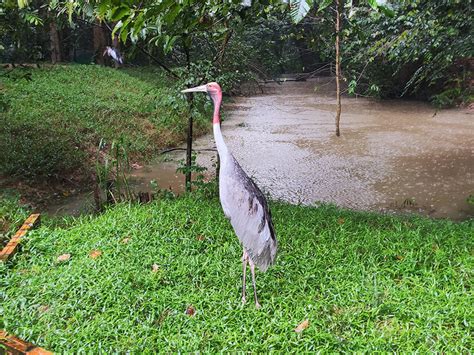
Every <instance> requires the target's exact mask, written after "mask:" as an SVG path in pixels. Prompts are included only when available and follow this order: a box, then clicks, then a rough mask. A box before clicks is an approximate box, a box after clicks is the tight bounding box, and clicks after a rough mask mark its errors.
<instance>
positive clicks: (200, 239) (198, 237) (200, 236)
mask: <svg viewBox="0 0 474 355" xmlns="http://www.w3.org/2000/svg"><path fill="white" fill-rule="evenodd" d="M196 239H197V240H199V241H201V242H202V241H203V240H204V239H206V238H204V236H203V235H198V236H197V237H196Z"/></svg>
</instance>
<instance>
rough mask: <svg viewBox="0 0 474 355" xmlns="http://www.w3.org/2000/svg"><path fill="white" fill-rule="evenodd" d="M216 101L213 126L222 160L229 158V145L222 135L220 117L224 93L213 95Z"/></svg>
mask: <svg viewBox="0 0 474 355" xmlns="http://www.w3.org/2000/svg"><path fill="white" fill-rule="evenodd" d="M213 101H214V115H213V117H212V128H213V131H214V140H215V141H216V146H217V151H218V153H219V157H220V158H221V160H224V159H226V158H227V154H228V153H229V151H228V149H227V146H226V145H225V142H224V138H223V137H222V132H221V118H220V108H221V101H222V94H221V93H218V94H216V96H215V97H213Z"/></svg>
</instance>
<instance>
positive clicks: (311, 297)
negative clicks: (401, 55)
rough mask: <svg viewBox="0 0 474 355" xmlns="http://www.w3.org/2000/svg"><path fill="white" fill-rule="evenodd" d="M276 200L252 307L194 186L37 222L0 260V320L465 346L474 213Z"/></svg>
mask: <svg viewBox="0 0 474 355" xmlns="http://www.w3.org/2000/svg"><path fill="white" fill-rule="evenodd" d="M271 208H272V213H273V217H274V218H273V219H274V222H275V227H276V231H277V237H278V240H279V253H278V256H277V261H276V265H275V266H274V267H272V268H271V269H270V270H269V271H268V272H267V273H264V274H263V273H260V272H258V273H257V284H258V289H259V296H260V301H261V304H262V306H263V307H262V309H260V310H256V309H255V307H254V305H253V303H252V297H251V289H249V290H248V300H249V301H248V304H247V305H245V306H242V305H241V303H240V291H241V289H240V287H241V262H240V256H241V249H240V246H239V243H238V240H237V238H236V237H235V235H234V233H233V231H232V228H231V226H230V224H229V223H228V221H227V220H226V219H225V218H224V216H223V214H222V211H221V209H220V206H219V203H218V201H217V199H208V198H206V197H204V196H202V195H199V194H197V195H191V196H184V197H181V198H178V199H171V200H169V199H164V200H161V201H157V202H155V203H152V204H148V205H127V204H125V205H118V206H115V207H112V208H110V209H108V210H107V211H106V212H105V213H103V214H101V215H98V216H95V217H92V216H83V217H80V218H77V219H71V220H69V222H68V223H67V225H66V226H65V227H52V226H47V225H43V226H42V227H40V228H39V229H38V230H35V231H33V232H32V233H31V234H29V235H28V237H27V239H26V240H25V242H24V243H23V249H22V252H21V253H20V254H17V255H16V256H15V257H14V259H13V260H12V262H11V263H9V264H7V265H4V264H1V265H0V267H1V275H2V276H1V280H2V285H1V288H2V293H1V304H2V319H3V327H4V328H5V329H6V330H7V331H9V332H12V333H13V334H15V335H17V336H19V337H21V338H24V339H26V340H29V341H32V342H34V343H36V344H37V345H40V346H42V347H45V348H46V349H48V350H52V351H55V352H61V351H74V352H76V351H92V352H98V351H106V352H113V351H120V352H123V351H132V352H143V351H157V350H158V351H164V352H176V351H206V352H207V351H210V352H214V351H222V350H228V351H251V352H267V351H269V350H278V351H295V350H300V351H316V350H321V351H325V352H327V351H336V352H337V351H347V352H353V351H389V352H393V351H398V352H414V351H421V352H469V350H470V349H471V348H472V339H471V333H472V324H470V322H471V319H472V318H473V316H474V314H473V313H472V306H471V299H472V290H471V285H470V283H471V280H472V276H473V275H472V269H473V265H474V259H473V256H472V255H471V253H470V251H471V250H472V249H473V247H474V245H473V239H472V230H473V228H474V225H473V222H472V221H466V222H462V223H452V222H450V221H438V220H431V219H427V218H421V217H391V216H382V215H378V214H373V213H364V212H354V211H349V210H343V209H339V208H336V207H333V206H327V205H323V206H320V207H318V208H314V207H304V206H294V205H288V204H282V203H271ZM66 254H68V255H69V256H65V255H66ZM60 256H62V258H60ZM61 260H62V261H61ZM249 285H250V284H249ZM190 308H192V309H194V311H192V312H191V311H188V312H186V310H187V309H190ZM304 320H308V321H309V326H308V327H307V328H306V329H305V330H303V331H302V333H300V334H298V333H296V332H295V331H294V329H295V328H296V327H297V326H298V324H300V323H301V322H303V321H304Z"/></svg>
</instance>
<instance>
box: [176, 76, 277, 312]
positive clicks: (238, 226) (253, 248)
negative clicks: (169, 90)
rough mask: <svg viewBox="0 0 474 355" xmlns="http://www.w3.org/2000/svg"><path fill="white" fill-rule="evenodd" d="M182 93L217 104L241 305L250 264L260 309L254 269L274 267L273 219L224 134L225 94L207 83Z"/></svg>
mask: <svg viewBox="0 0 474 355" xmlns="http://www.w3.org/2000/svg"><path fill="white" fill-rule="evenodd" d="M182 92H207V93H208V94H209V96H210V97H211V99H212V101H213V102H214V116H213V119H212V123H213V131H214V139H215V141H216V146H217V151H218V153H219V158H220V164H221V166H220V173H219V197H220V201H221V205H222V209H223V210H224V214H225V216H226V217H227V218H228V219H229V220H230V223H231V225H232V227H233V228H234V231H235V234H237V237H238V238H239V240H240V243H241V244H242V247H243V255H242V267H243V270H242V271H243V278H242V302H243V303H245V301H246V295H245V282H246V271H247V264H249V266H250V271H251V272H252V284H253V291H254V297H255V306H256V307H257V308H259V307H260V304H259V303H258V298H257V286H256V283H255V265H257V266H258V268H259V269H260V270H262V271H266V270H267V269H268V267H269V266H270V265H271V264H273V262H274V261H275V257H276V252H277V240H276V236H275V230H274V228H273V224H272V216H271V214H270V209H269V208H268V205H267V201H266V199H265V196H264V195H263V193H262V191H260V189H259V188H258V187H257V185H256V184H255V183H254V182H253V181H252V179H251V178H250V177H249V176H248V175H247V174H246V173H245V171H244V170H243V169H242V167H241V166H240V165H239V163H238V162H237V160H235V158H234V156H233V155H232V154H231V153H230V152H229V150H228V149H227V146H226V144H225V142H224V138H223V137H222V133H221V125H220V114H219V110H220V105H221V101H222V90H221V88H220V86H219V84H217V83H208V84H205V85H201V86H197V87H194V88H189V89H186V90H182Z"/></svg>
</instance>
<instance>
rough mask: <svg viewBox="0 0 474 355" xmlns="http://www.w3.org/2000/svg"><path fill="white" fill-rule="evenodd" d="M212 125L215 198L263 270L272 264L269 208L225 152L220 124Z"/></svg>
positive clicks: (273, 249)
mask: <svg viewBox="0 0 474 355" xmlns="http://www.w3.org/2000/svg"><path fill="white" fill-rule="evenodd" d="M216 126H218V125H217V124H214V137H215V139H216V145H217V150H218V152H219V157H220V161H221V166H220V172H219V198H220V201H221V205H222V209H223V210H224V214H225V215H226V217H227V218H229V220H230V223H231V224H232V227H233V228H234V231H235V234H236V235H237V237H238V238H239V240H240V242H241V243H242V246H243V247H244V249H245V251H246V252H247V254H248V256H249V258H250V260H251V261H253V262H254V263H255V265H257V266H258V268H259V269H260V270H261V271H266V270H267V269H268V267H269V266H270V265H271V264H273V262H274V260H275V256H276V251H277V240H276V236H275V230H274V228H273V223H272V217H271V213H270V209H269V208H268V205H267V201H266V200H265V196H264V195H263V193H262V192H261V191H260V189H259V188H258V187H257V185H256V184H255V183H254V182H253V181H252V179H250V177H249V176H248V175H247V174H246V173H245V171H244V170H243V169H242V167H241V166H240V165H239V163H238V162H237V160H235V158H234V156H233V155H232V154H231V153H230V152H229V151H228V149H227V147H226V146H225V144H224V141H223V139H222V135H220V127H216ZM216 130H218V131H219V132H216ZM216 133H217V134H216Z"/></svg>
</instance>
